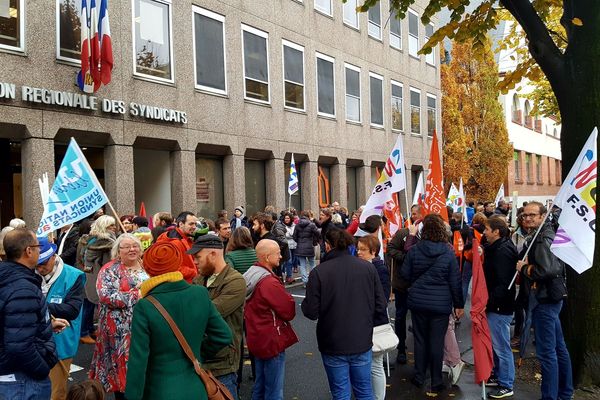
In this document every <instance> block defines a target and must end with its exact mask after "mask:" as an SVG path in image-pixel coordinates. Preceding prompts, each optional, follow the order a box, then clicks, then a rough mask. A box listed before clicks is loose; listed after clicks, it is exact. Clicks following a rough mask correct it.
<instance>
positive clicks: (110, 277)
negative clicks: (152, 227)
mask: <svg viewBox="0 0 600 400" xmlns="http://www.w3.org/2000/svg"><path fill="white" fill-rule="evenodd" d="M101 218H103V217H100V218H99V219H98V220H100V219H101ZM96 222H97V221H96ZM92 232H93V228H92ZM141 256H142V244H141V242H140V240H139V239H138V238H137V237H136V236H134V235H132V234H131V233H124V234H122V235H121V236H119V237H118V238H117V239H116V240H115V241H114V244H113V247H112V250H111V258H112V259H111V260H110V261H109V262H108V263H106V264H105V265H104V266H103V267H102V269H101V270H100V272H99V273H98V280H97V282H96V289H97V291H98V298H99V302H100V312H99V314H98V330H99V332H98V337H97V339H96V348H95V351H94V356H93V358H92V365H91V368H90V374H89V375H90V379H97V380H99V381H100V383H102V386H104V390H105V391H107V392H114V395H115V399H116V400H119V399H124V398H125V397H124V394H123V393H124V392H125V384H126V381H125V377H126V375H127V359H128V358H129V343H130V338H131V318H132V316H133V306H135V304H136V303H137V302H138V300H139V299H140V286H141V284H142V282H144V281H145V280H146V279H148V275H147V274H146V272H145V271H144V268H143V267H142V259H141Z"/></svg>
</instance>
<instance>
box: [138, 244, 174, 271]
mask: <svg viewBox="0 0 600 400" xmlns="http://www.w3.org/2000/svg"><path fill="white" fill-rule="evenodd" d="M182 262H183V254H182V253H181V251H180V250H179V249H178V248H177V247H176V246H175V245H174V244H172V243H171V242H159V243H155V244H153V245H152V246H150V247H148V249H147V250H146V251H145V252H144V269H145V270H146V272H147V273H148V275H150V276H157V275H162V274H166V273H167V272H175V271H179V268H180V267H181V264H182Z"/></svg>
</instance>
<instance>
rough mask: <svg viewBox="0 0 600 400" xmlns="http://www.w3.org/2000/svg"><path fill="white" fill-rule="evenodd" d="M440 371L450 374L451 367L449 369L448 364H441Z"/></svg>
mask: <svg viewBox="0 0 600 400" xmlns="http://www.w3.org/2000/svg"><path fill="white" fill-rule="evenodd" d="M442 373H446V374H451V373H452V369H450V366H449V365H447V364H442Z"/></svg>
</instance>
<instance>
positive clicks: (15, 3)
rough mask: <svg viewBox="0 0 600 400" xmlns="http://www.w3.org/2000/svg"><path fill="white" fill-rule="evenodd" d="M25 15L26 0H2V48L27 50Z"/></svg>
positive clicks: (0, 2)
mask: <svg viewBox="0 0 600 400" xmlns="http://www.w3.org/2000/svg"><path fill="white" fill-rule="evenodd" d="M24 15H25V1H24V0H0V49H8V50H17V51H24V50H25V43H24V37H25V21H24V19H23V16H24Z"/></svg>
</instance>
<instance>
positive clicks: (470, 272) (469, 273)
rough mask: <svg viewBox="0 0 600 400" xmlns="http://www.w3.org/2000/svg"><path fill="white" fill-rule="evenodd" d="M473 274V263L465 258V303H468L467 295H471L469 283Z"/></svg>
mask: <svg viewBox="0 0 600 400" xmlns="http://www.w3.org/2000/svg"><path fill="white" fill-rule="evenodd" d="M472 276H473V265H472V264H471V262H470V261H467V260H466V259H465V260H463V267H462V292H463V299H464V300H465V304H466V303H467V296H468V295H469V284H470V283H471V277H472Z"/></svg>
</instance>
